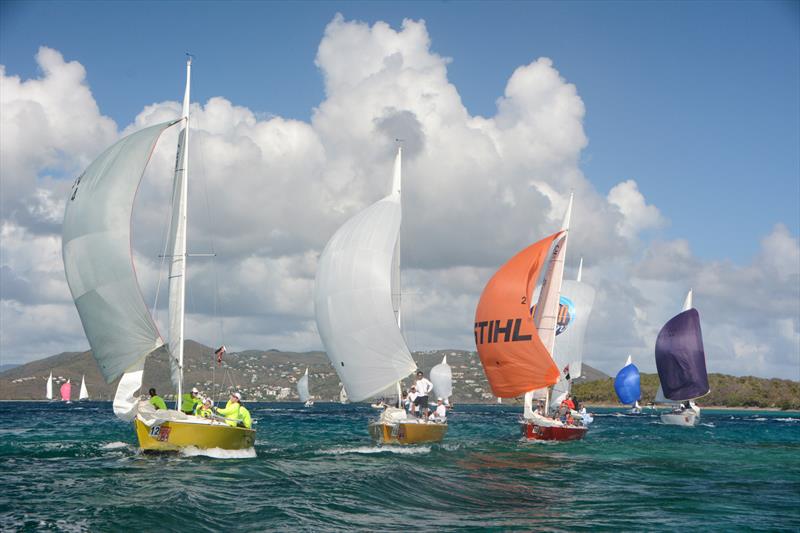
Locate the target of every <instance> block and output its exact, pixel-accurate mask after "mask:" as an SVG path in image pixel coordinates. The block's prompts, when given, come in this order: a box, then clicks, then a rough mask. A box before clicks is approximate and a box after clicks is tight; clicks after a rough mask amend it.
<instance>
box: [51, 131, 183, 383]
mask: <svg viewBox="0 0 800 533" xmlns="http://www.w3.org/2000/svg"><path fill="white" fill-rule="evenodd" d="M172 124H174V122H165V123H163V124H158V125H156V126H151V127H149V128H145V129H143V130H140V131H138V132H136V133H133V134H131V135H128V136H127V137H125V138H123V139H122V140H120V141H118V142H117V143H116V144H114V145H113V146H111V147H110V148H109V149H107V150H106V151H105V152H103V153H102V154H100V156H99V157H98V158H97V159H96V160H95V161H94V162H93V163H92V164H91V165H89V167H88V168H87V169H86V171H85V172H84V173H83V174H82V175H81V176H80V177H79V178H78V179H77V180H75V183H74V184H73V186H72V191H71V193H70V196H69V199H68V200H67V206H66V210H65V213H64V225H63V234H62V252H63V258H64V271H65V273H66V278H67V283H68V285H69V288H70V291H71V292H72V298H73V299H74V300H75V307H77V309H78V314H79V315H80V318H81V322H82V323H83V329H84V331H85V332H86V338H87V339H88V340H89V344H90V346H91V347H92V355H93V356H94V358H95V359H96V360H97V364H98V366H99V367H100V371H101V372H102V374H103V377H104V378H105V380H106V381H107V382H109V383H110V382H112V381H114V380H115V379H117V378H118V377H119V376H121V375H122V374H123V373H124V372H126V371H127V370H128V369H130V368H132V367H135V366H137V365H138V364H139V363H142V364H143V362H144V358H145V357H146V356H147V355H148V354H150V353H151V352H153V351H154V350H156V349H158V348H159V347H160V346H161V345H162V344H163V343H164V342H163V340H162V339H161V336H160V335H159V333H158V329H157V328H156V325H155V323H154V322H153V319H152V317H151V316H150V313H149V311H148V309H147V306H146V305H145V303H144V299H143V298H142V294H141V292H140V290H139V285H138V284H137V281H136V273H135V271H134V268H133V260H132V257H131V242H130V221H131V212H132V209H133V200H134V197H135V195H136V190H137V188H138V186H139V181H140V180H141V177H142V173H143V172H144V169H145V166H146V165H147V161H148V160H149V159H150V154H151V153H152V151H153V148H154V146H155V143H156V140H157V139H158V137H159V135H161V133H162V132H163V131H164V130H165V129H166V128H168V127H169V126H171V125H172Z"/></svg>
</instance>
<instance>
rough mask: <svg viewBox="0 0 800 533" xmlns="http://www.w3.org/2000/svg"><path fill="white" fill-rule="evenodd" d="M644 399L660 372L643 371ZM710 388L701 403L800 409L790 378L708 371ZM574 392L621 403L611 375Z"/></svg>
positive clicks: (650, 396)
mask: <svg viewBox="0 0 800 533" xmlns="http://www.w3.org/2000/svg"><path fill="white" fill-rule="evenodd" d="M641 377H642V382H641V383H642V399H641V401H640V403H642V404H647V403H650V402H652V401H653V400H654V399H655V396H656V391H657V390H658V375H657V374H642V375H641ZM708 381H709V384H710V385H711V392H710V393H709V394H708V395H707V396H704V397H703V398H702V399H701V400H699V401H698V403H700V404H702V405H717V406H728V407H776V408H780V409H800V383H798V382H796V381H790V380H788V379H764V378H757V377H753V376H744V377H736V376H728V375H725V374H709V376H708ZM573 391H574V393H575V396H576V397H577V398H579V399H580V400H581V401H585V402H590V403H591V402H595V403H608V404H615V403H619V400H618V399H617V395H616V394H615V393H614V380H613V379H612V378H608V379H601V380H596V381H590V382H588V383H581V384H578V385H575V387H574V389H573Z"/></svg>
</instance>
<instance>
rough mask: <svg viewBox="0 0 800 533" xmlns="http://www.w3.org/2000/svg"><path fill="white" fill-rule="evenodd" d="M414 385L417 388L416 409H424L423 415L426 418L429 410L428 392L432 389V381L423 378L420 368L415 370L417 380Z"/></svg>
mask: <svg viewBox="0 0 800 533" xmlns="http://www.w3.org/2000/svg"><path fill="white" fill-rule="evenodd" d="M414 386H415V387H416V388H417V400H416V404H417V411H418V412H419V410H420V409H424V410H425V414H424V415H423V416H424V417H425V418H428V411H429V410H430V407H429V406H428V394H430V392H431V390H433V383H431V382H430V381H428V380H427V379H425V375H424V374H423V373H422V370H417V381H416V382H415V383H414Z"/></svg>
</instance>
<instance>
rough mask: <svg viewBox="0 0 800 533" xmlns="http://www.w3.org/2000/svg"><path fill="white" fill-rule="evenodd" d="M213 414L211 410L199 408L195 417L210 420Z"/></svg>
mask: <svg viewBox="0 0 800 533" xmlns="http://www.w3.org/2000/svg"><path fill="white" fill-rule="evenodd" d="M212 414H213V412H212V411H211V409H206V408H205V407H201V408H200V409H198V410H197V411H196V412H195V416H199V417H200V418H211V416H212Z"/></svg>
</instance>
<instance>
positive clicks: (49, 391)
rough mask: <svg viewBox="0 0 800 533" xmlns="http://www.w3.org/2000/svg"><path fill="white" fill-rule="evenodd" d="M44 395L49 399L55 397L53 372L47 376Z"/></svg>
mask: <svg viewBox="0 0 800 533" xmlns="http://www.w3.org/2000/svg"><path fill="white" fill-rule="evenodd" d="M44 397H45V398H47V399H48V400H52V399H53V372H52V371H51V372H50V377H49V378H47V388H46V389H45V393H44Z"/></svg>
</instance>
